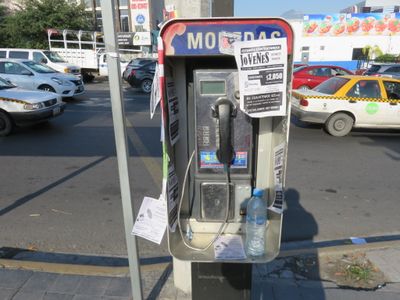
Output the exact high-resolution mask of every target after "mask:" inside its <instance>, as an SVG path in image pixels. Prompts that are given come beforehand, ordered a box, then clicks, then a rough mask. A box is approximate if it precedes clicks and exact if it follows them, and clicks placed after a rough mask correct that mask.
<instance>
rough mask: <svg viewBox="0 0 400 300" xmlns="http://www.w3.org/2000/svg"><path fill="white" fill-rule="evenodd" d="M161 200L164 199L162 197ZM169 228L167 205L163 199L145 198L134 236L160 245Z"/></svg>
mask: <svg viewBox="0 0 400 300" xmlns="http://www.w3.org/2000/svg"><path fill="white" fill-rule="evenodd" d="M160 198H163V197H162V195H161V196H160ZM166 228H167V205H166V202H165V201H164V200H163V199H154V198H150V197H144V198H143V202H142V205H141V206H140V210H139V213H138V216H137V218H136V222H135V224H134V225H133V229H132V234H133V235H137V236H140V237H142V238H144V239H146V240H149V241H152V242H154V243H157V244H160V243H161V241H162V238H163V236H164V233H165V229H166Z"/></svg>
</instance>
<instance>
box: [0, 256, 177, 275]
mask: <svg viewBox="0 0 400 300" xmlns="http://www.w3.org/2000/svg"><path fill="white" fill-rule="evenodd" d="M169 264H170V263H157V264H153V265H143V266H140V271H141V272H142V273H145V272H151V271H159V270H163V269H165V268H167V267H168V265H169ZM0 267H1V268H5V269H20V270H26V271H38V272H46V273H58V274H65V275H83V276H109V277H127V276H129V267H106V266H92V265H75V264H60V263H48V262H37V261H24V260H14V259H0Z"/></svg>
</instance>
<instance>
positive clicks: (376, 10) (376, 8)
mask: <svg viewBox="0 0 400 300" xmlns="http://www.w3.org/2000/svg"><path fill="white" fill-rule="evenodd" d="M371 12H374V13H381V12H383V6H374V7H371Z"/></svg>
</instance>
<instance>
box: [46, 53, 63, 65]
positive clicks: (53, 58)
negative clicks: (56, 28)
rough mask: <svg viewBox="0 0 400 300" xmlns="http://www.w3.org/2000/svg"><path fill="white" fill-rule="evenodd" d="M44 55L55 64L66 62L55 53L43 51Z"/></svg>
mask: <svg viewBox="0 0 400 300" xmlns="http://www.w3.org/2000/svg"><path fill="white" fill-rule="evenodd" d="M43 53H44V54H45V55H46V56H47V57H48V58H49V59H50V61H51V62H54V63H58V62H61V63H65V62H66V61H65V60H64V59H63V58H62V57H61V56H60V55H59V54H58V53H57V52H53V51H43Z"/></svg>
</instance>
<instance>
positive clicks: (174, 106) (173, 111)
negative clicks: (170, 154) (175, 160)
mask: <svg viewBox="0 0 400 300" xmlns="http://www.w3.org/2000/svg"><path fill="white" fill-rule="evenodd" d="M166 82H167V100H168V118H169V138H170V141H171V145H175V143H176V142H177V141H178V139H179V101H178V97H177V96H176V89H175V82H174V81H173V79H172V78H170V77H167V79H166Z"/></svg>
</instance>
